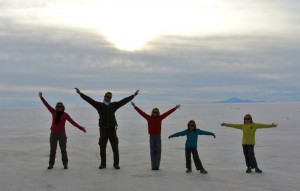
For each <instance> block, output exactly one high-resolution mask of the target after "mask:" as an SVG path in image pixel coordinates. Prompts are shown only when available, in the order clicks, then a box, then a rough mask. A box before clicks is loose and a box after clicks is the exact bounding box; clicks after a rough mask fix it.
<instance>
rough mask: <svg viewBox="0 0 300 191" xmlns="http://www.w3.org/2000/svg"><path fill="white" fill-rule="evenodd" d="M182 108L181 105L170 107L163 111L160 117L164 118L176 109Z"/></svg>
mask: <svg viewBox="0 0 300 191" xmlns="http://www.w3.org/2000/svg"><path fill="white" fill-rule="evenodd" d="M179 108H180V105H176V106H175V107H173V108H172V109H170V110H169V111H167V112H165V113H163V114H162V115H161V116H160V117H161V118H162V119H164V118H166V117H168V116H169V115H170V114H171V113H173V112H174V111H175V110H176V109H179Z"/></svg>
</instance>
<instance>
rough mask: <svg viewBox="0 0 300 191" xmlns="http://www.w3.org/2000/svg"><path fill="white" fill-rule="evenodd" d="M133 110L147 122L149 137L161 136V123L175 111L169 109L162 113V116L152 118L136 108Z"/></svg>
mask: <svg viewBox="0 0 300 191" xmlns="http://www.w3.org/2000/svg"><path fill="white" fill-rule="evenodd" d="M134 109H135V110H136V111H137V112H138V113H139V114H140V115H141V116H143V117H144V118H145V119H146V120H147V122H148V133H149V134H150V135H160V134H161V122H162V120H163V119H165V118H166V117H167V116H168V115H170V114H171V113H173V112H174V111H175V110H176V107H174V108H173V109H170V110H169V111H167V112H165V113H163V114H162V115H160V116H158V117H152V116H151V115H148V114H146V113H145V112H143V111H142V110H141V109H140V108H138V107H137V106H135V107H134Z"/></svg>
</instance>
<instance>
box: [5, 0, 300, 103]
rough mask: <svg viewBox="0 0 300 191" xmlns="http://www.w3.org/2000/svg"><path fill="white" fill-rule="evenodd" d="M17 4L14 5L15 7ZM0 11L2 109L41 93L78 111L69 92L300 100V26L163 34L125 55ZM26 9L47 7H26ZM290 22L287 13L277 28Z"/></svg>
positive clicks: (81, 33) (87, 35) (76, 31)
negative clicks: (250, 30) (15, 100)
mask: <svg viewBox="0 0 300 191" xmlns="http://www.w3.org/2000/svg"><path fill="white" fill-rule="evenodd" d="M20 2H21V1H14V2H13V3H15V4H14V6H17V5H18V4H17V3H20ZM36 2H37V1H36ZM76 2H78V3H79V4H80V3H82V1H76ZM244 2H245V4H243V5H241V6H240V7H236V9H238V10H240V11H241V10H242V9H247V10H249V9H250V8H251V9H253V8H255V7H259V5H260V4H255V3H254V4H253V5H251V7H250V8H247V5H248V3H249V1H244ZM44 3H45V2H44ZM94 3H97V2H94ZM276 3H278V2H276ZM266 5H268V4H265V5H264V7H265V6H266ZM0 6H2V7H6V8H5V10H6V11H4V13H3V12H2V13H0V31H1V32H0V80H1V84H0V91H1V96H0V100H1V98H2V100H3V99H4V100H6V101H0V107H1V105H2V106H3V105H9V104H11V105H14V103H13V98H16V97H19V98H20V102H18V104H21V105H22V104H26V105H30V104H29V103H30V101H28V100H33V98H34V99H35V98H36V95H35V94H36V92H37V91H39V90H41V91H45V93H48V94H49V96H50V99H53V100H56V99H55V98H57V97H58V98H62V99H61V100H65V99H67V102H69V103H74V104H80V103H82V102H80V100H78V97H77V96H76V94H75V95H74V90H73V88H74V87H79V88H81V89H82V90H84V91H85V92H86V93H87V94H89V95H91V96H95V97H96V98H99V100H101V99H102V96H103V94H104V92H105V91H113V92H114V93H115V95H116V97H115V98H116V100H117V99H121V98H123V97H124V96H127V95H130V94H132V93H133V92H134V91H135V90H136V89H141V94H142V96H141V97H142V98H141V99H139V101H140V102H143V103H151V102H155V103H158V102H159V103H172V104H173V103H178V102H182V103H201V102H206V101H208V100H211V101H214V100H222V99H225V98H228V97H232V96H241V97H242V98H244V99H255V98H259V99H258V100H271V101H272V100H277V101H282V100H286V101H295V100H297V101H300V100H299V96H298V95H299V91H298V89H299V83H298V82H299V74H298V71H299V70H300V65H299V64H298V61H299V58H300V56H299V44H300V39H299V37H298V36H297V35H296V33H295V31H299V27H297V26H296V27H294V24H295V23H297V22H298V21H297V19H296V20H293V22H295V23H292V22H291V23H292V24H293V25H288V26H290V28H291V30H287V29H288V27H287V28H285V29H286V31H281V32H280V33H278V32H274V33H273V32H272V30H273V29H274V27H271V29H270V30H269V29H268V30H267V33H265V32H263V33H260V32H255V33H253V32H252V33H239V32H238V33H232V34H228V33H223V34H207V35H199V34H193V35H182V34H180V35H179V34H172V35H169V34H162V35H160V36H157V37H156V38H154V39H152V40H151V41H149V42H148V43H147V44H146V45H145V46H144V48H143V49H140V50H138V51H133V52H130V51H122V50H118V49H117V48H115V47H114V45H113V44H112V43H111V42H108V40H107V38H106V37H105V36H104V35H103V34H100V33H99V31H92V30H87V29H84V28H81V27H74V26H73V27H71V26H63V25H44V24H39V23H38V22H33V23H20V22H17V21H16V20H15V19H13V17H7V15H8V13H9V12H8V11H7V10H8V8H9V9H12V8H13V6H12V4H8V1H5V2H4V3H2V4H0ZM30 6H33V7H34V6H36V7H39V6H41V7H43V6H46V5H44V4H43V3H41V4H39V3H37V4H30V3H29V4H28V5H26V6H24V7H25V8H26V7H27V8H28V7H30ZM283 7H284V6H283ZM270 8H274V9H272V11H276V10H277V9H279V8H280V7H279V6H278V4H276V5H273V4H271V5H270ZM284 8H286V9H287V10H293V7H292V6H286V7H284ZM30 9H31V8H30ZM295 9H296V8H295ZM31 10H32V9H31ZM281 11H282V14H283V13H284V10H281ZM5 14H6V16H3V15H5ZM1 15H2V16H1ZM295 15H297V14H296V13H295V12H293V13H288V14H287V16H282V17H281V18H280V20H278V22H279V23H281V21H282V18H283V19H284V18H292V17H293V18H294V16H295ZM10 16H12V15H10ZM291 23H290V22H287V23H286V24H291ZM283 33H285V34H286V35H283ZM16 95H17V96H16ZM10 97H11V99H9V98H10ZM21 98H22V99H21ZM27 98H28V99H27ZM26 100H27V101H28V103H27V102H26ZM4 102H5V103H4Z"/></svg>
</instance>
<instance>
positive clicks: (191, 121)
mask: <svg viewBox="0 0 300 191" xmlns="http://www.w3.org/2000/svg"><path fill="white" fill-rule="evenodd" d="M190 123H193V124H194V125H195V129H190V128H189V124H190ZM187 129H188V131H196V129H197V125H196V122H195V121H194V120H193V119H192V120H190V121H189V122H188V123H187Z"/></svg>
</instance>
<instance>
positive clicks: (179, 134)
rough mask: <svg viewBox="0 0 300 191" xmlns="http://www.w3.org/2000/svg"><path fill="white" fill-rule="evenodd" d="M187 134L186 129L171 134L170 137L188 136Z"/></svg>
mask: <svg viewBox="0 0 300 191" xmlns="http://www.w3.org/2000/svg"><path fill="white" fill-rule="evenodd" d="M186 135H187V130H184V131H181V132H178V133H174V134H173V135H170V138H173V137H180V136H186Z"/></svg>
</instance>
